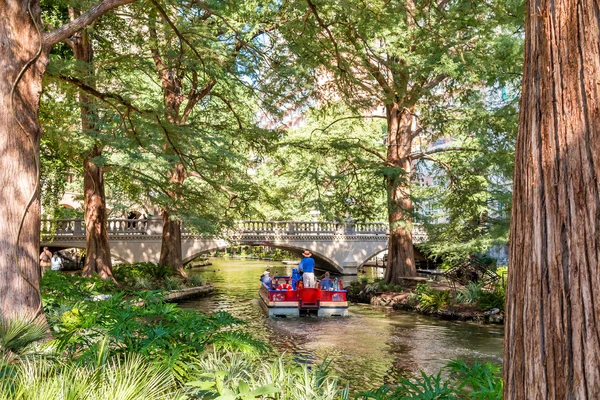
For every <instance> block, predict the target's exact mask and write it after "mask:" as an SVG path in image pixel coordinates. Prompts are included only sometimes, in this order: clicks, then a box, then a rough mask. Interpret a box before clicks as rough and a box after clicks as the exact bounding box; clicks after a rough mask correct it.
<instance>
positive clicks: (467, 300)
mask: <svg viewBox="0 0 600 400" xmlns="http://www.w3.org/2000/svg"><path fill="white" fill-rule="evenodd" d="M482 290H483V289H482V285H481V284H477V283H474V282H471V283H469V284H468V285H467V287H466V288H465V290H461V291H459V292H458V293H457V294H456V302H457V303H461V304H473V303H476V302H477V301H478V300H479V296H480V295H481V293H482Z"/></svg>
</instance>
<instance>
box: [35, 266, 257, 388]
mask: <svg viewBox="0 0 600 400" xmlns="http://www.w3.org/2000/svg"><path fill="white" fill-rule="evenodd" d="M43 285H44V286H43V288H42V292H43V301H44V310H45V312H46V316H47V319H48V323H49V324H50V328H51V331H52V333H53V336H54V340H53V341H52V346H53V347H54V348H56V349H57V350H58V351H60V352H64V354H67V355H70V356H71V357H74V358H77V359H79V360H82V361H88V362H90V361H91V360H93V359H94V358H95V357H96V354H97V352H98V351H99V349H101V348H106V349H107V351H108V353H109V355H113V354H114V355H118V354H126V353H136V354H140V355H143V356H145V357H150V358H152V359H153V360H155V362H157V363H159V364H161V365H163V366H164V367H165V368H167V369H168V370H169V371H170V372H171V373H172V374H173V376H175V377H176V379H178V380H179V381H183V380H185V379H186V376H187V373H188V369H187V368H186V367H185V365H186V363H188V362H190V361H191V360H194V359H195V358H196V357H198V356H199V355H201V354H202V353H203V352H204V350H205V349H206V348H207V347H208V346H213V347H215V348H218V349H228V350H236V351H245V352H246V353H258V352H261V351H264V350H265V349H266V346H265V344H264V343H262V342H260V341H257V340H256V339H254V338H253V337H252V336H250V335H249V334H247V333H246V332H244V331H242V330H239V327H241V326H242V325H243V324H244V323H243V322H242V321H241V320H238V319H236V318H233V317H232V316H231V315H230V314H227V313H225V312H215V313H213V314H210V315H203V314H200V313H198V312H196V311H194V310H184V309H180V308H178V307H177V305H175V304H171V303H165V302H164V301H163V299H162V296H161V295H160V294H159V293H157V292H142V293H135V292H128V293H124V292H120V291H118V290H117V288H116V287H115V286H114V284H110V283H107V282H104V281H101V280H99V279H96V278H92V279H84V278H81V277H76V276H72V275H71V276H69V275H64V274H60V273H53V272H48V273H46V274H45V275H44V279H43ZM103 289H109V290H107V291H103ZM106 293H108V295H107V294H106Z"/></svg>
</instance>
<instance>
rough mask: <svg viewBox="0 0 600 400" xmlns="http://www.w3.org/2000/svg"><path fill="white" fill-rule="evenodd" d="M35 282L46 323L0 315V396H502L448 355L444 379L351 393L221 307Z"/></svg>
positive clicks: (85, 284) (98, 285)
mask: <svg viewBox="0 0 600 400" xmlns="http://www.w3.org/2000/svg"><path fill="white" fill-rule="evenodd" d="M42 289H43V299H44V311H45V313H46V315H47V318H48V327H45V326H40V325H37V324H35V323H31V322H25V321H18V320H12V321H10V322H2V323H0V376H1V377H2V379H1V380H0V399H19V400H21V399H22V400H29V399H34V398H35V399H39V400H46V399H48V400H55V399H59V398H67V399H73V400H78V399H90V400H100V399H102V400H104V399H114V400H137V399H140V400H141V399H144V400H146V399H217V398H218V399H220V400H225V399H230V400H236V399H240V400H241V399H281V400H283V399H286V400H306V399H315V400H321V399H322V400H343V399H353V398H354V399H390V400H391V399H403V398H414V399H421V398H422V399H427V398H440V399H441V398H447V399H453V398H465V399H467V398H469V399H496V398H498V399H499V398H500V397H493V396H492V393H499V392H498V387H500V388H501V381H500V380H499V378H498V375H497V372H498V371H497V369H496V368H494V367H492V366H490V365H487V364H486V365H478V364H477V365H474V366H471V367H469V366H466V365H465V364H464V363H461V362H455V363H453V364H451V365H450V366H449V367H448V369H447V370H446V371H445V374H444V376H447V378H442V375H441V374H437V375H432V376H428V375H425V374H422V375H421V376H419V377H416V378H408V377H398V379H397V380H396V381H395V384H394V385H392V386H388V385H385V386H382V387H379V388H361V384H360V382H353V387H355V388H358V389H355V390H353V391H352V392H351V391H350V388H349V386H348V385H347V384H346V383H344V382H341V381H340V380H339V379H337V378H336V377H335V376H334V375H332V374H331V368H330V367H331V362H330V361H327V360H325V361H324V362H323V363H322V364H321V365H313V366H310V365H307V364H299V363H297V362H296V361H294V360H292V359H291V357H290V356H286V355H273V353H272V351H271V349H270V348H269V346H268V345H267V344H265V343H263V342H260V341H258V340H256V339H254V338H253V337H252V336H250V335H249V334H247V333H246V332H245V331H244V329H243V327H244V322H243V321H240V320H238V319H236V318H233V317H232V316H230V315H229V314H227V313H224V312H216V313H213V314H209V315H204V314H201V313H198V312H196V311H194V310H184V309H181V308H179V307H178V306H177V305H176V304H170V303H165V302H164V300H163V299H162V297H161V295H160V293H157V292H130V291H123V289H122V288H119V287H117V286H116V285H114V284H113V283H111V282H108V281H103V280H101V279H98V278H82V277H67V276H65V275H62V274H60V273H56V272H48V273H47V274H46V275H45V276H44V279H43V286H42ZM107 295H110V296H107ZM486 385H487V386H486ZM467 386H468V387H469V390H468V391H466V390H465V388H466V387H467ZM366 389H368V390H366ZM484 389H485V390H487V391H484ZM500 390H501V389H500ZM494 391H495V392H494ZM432 395H434V396H437V397H431V396H432ZM427 396H429V397H427ZM440 396H442V397H440ZM443 396H446V397H443ZM452 396H454V397H452Z"/></svg>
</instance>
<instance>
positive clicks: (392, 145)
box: [385, 102, 417, 284]
mask: <svg viewBox="0 0 600 400" xmlns="http://www.w3.org/2000/svg"><path fill="white" fill-rule="evenodd" d="M386 114H387V121H388V151H387V164H388V165H389V166H394V167H395V168H397V171H395V172H394V173H392V174H390V175H388V176H386V185H387V199H388V220H389V224H390V237H389V242H388V264H387V268H386V270H385V281H386V282H387V283H394V284H398V283H400V280H401V278H402V277H412V276H416V275H417V270H416V267H415V255H414V248H413V240H412V209H413V205H412V199H411V197H410V175H411V159H410V154H411V145H412V140H411V134H412V113H411V112H410V111H409V110H407V109H405V108H403V107H401V106H400V105H399V104H398V103H396V102H394V103H392V104H390V105H388V106H387V107H386ZM398 172H399V173H398Z"/></svg>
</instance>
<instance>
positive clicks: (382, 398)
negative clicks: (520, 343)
mask: <svg viewBox="0 0 600 400" xmlns="http://www.w3.org/2000/svg"><path fill="white" fill-rule="evenodd" d="M446 368H447V369H448V370H449V371H450V377H449V378H448V379H447V380H445V381H444V380H443V379H442V377H441V373H438V374H437V375H427V374H425V373H424V372H421V374H420V376H418V377H415V378H411V379H408V378H404V377H402V378H400V379H399V382H398V385H397V386H395V387H390V386H387V385H383V386H381V387H379V388H377V389H375V390H370V391H366V392H361V393H359V394H358V396H357V397H356V398H357V399H360V400H409V399H412V400H455V399H471V400H501V399H502V387H503V383H502V378H501V376H500V375H499V370H500V368H499V367H497V366H494V365H491V364H490V363H485V364H479V363H475V364H474V365H472V366H469V365H467V364H466V363H465V362H463V361H451V362H450V363H449V364H448V365H447V366H446Z"/></svg>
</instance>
